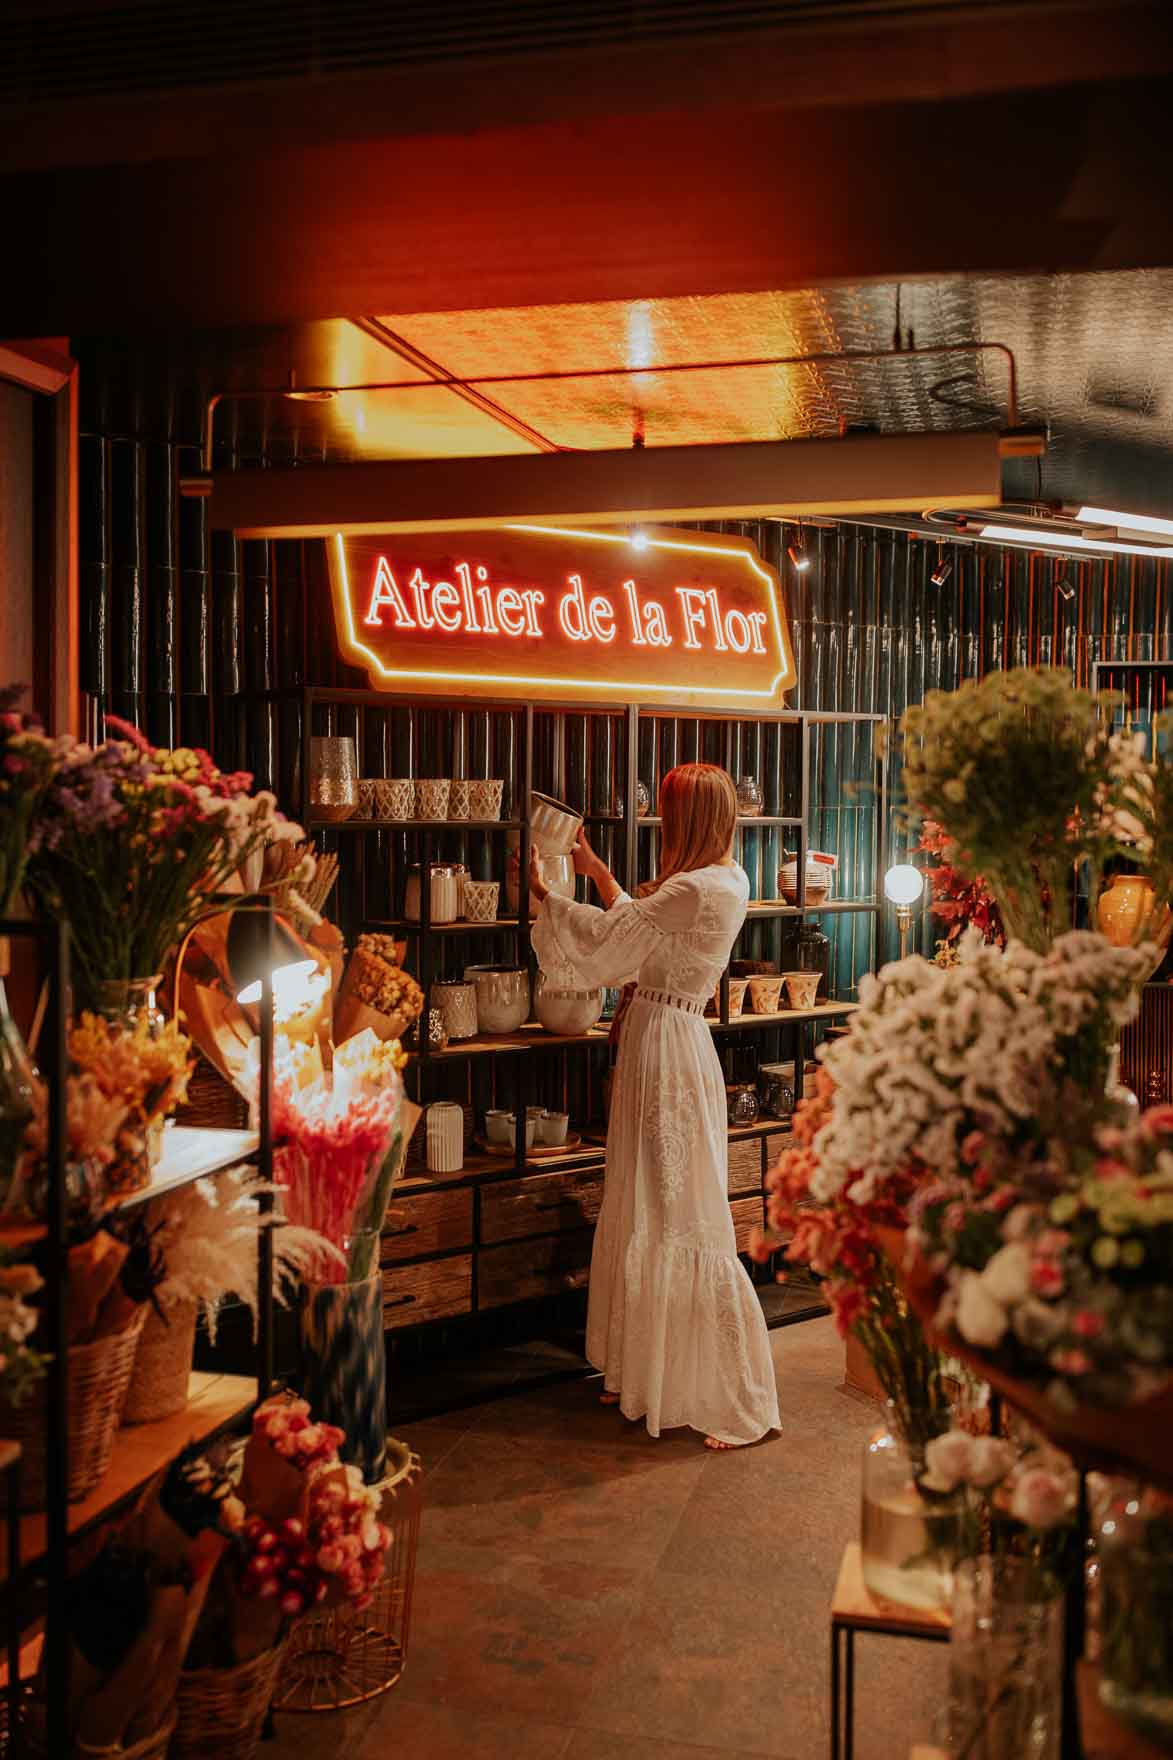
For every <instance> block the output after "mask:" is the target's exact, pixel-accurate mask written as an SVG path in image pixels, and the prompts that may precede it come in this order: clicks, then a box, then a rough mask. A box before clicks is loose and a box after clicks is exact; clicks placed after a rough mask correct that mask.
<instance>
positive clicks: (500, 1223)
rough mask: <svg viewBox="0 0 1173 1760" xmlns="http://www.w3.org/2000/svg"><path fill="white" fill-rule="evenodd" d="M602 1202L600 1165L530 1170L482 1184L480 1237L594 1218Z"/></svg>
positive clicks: (542, 1230) (554, 1228)
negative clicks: (553, 1170) (559, 1170)
mask: <svg viewBox="0 0 1173 1760" xmlns="http://www.w3.org/2000/svg"><path fill="white" fill-rule="evenodd" d="M602 1203H603V1169H602V1168H601V1167H584V1168H568V1169H566V1170H565V1171H564V1172H562V1173H532V1174H527V1175H526V1177H525V1178H524V1179H510V1180H505V1181H503V1182H502V1183H501V1184H500V1185H491V1186H488V1185H487V1186H484V1187H482V1189H481V1241H482V1243H488V1242H490V1241H514V1240H518V1239H520V1238H521V1236H523V1235H527V1234H554V1233H556V1232H558V1231H561V1230H563V1229H568V1228H582V1227H584V1226H585V1225H586V1224H588V1223H593V1222H594V1221H595V1219H596V1218H597V1216H598V1214H599V1210H600V1208H601V1206H602Z"/></svg>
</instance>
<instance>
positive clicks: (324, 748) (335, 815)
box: [310, 735, 358, 822]
mask: <svg viewBox="0 0 1173 1760" xmlns="http://www.w3.org/2000/svg"><path fill="white" fill-rule="evenodd" d="M310 807H311V810H312V812H313V815H314V817H315V818H317V819H329V820H331V821H334V822H337V821H339V820H341V819H350V818H352V817H353V816H354V814H355V813H356V812H357V811H358V754H357V752H356V751H355V746H354V741H353V740H352V739H350V738H336V737H335V736H333V735H330V736H329V737H323V738H320V739H311V740H310Z"/></svg>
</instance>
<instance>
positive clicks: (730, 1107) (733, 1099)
mask: <svg viewBox="0 0 1173 1760" xmlns="http://www.w3.org/2000/svg"><path fill="white" fill-rule="evenodd" d="M725 1103H726V1111H727V1112H728V1115H729V1125H730V1128H731V1129H736V1127H737V1126H738V1125H747V1124H756V1123H757V1121H758V1097H757V1095H756V1093H755V1092H754V1086H753V1083H752V1082H733V1083H730V1084H728V1085H727V1086H726V1089H725Z"/></svg>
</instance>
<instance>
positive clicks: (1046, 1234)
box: [1034, 1228, 1071, 1259]
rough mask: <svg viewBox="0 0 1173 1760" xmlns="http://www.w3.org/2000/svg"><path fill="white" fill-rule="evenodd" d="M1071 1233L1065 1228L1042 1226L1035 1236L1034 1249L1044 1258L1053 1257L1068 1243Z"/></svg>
mask: <svg viewBox="0 0 1173 1760" xmlns="http://www.w3.org/2000/svg"><path fill="white" fill-rule="evenodd" d="M1070 1242H1071V1235H1070V1234H1069V1232H1068V1231H1067V1229H1065V1228H1044V1229H1043V1231H1042V1233H1041V1234H1037V1235H1036V1236H1035V1241H1034V1249H1035V1252H1036V1253H1040V1254H1042V1256H1043V1258H1045V1259H1054V1258H1056V1257H1057V1255H1058V1254H1060V1253H1061V1252H1062V1251H1063V1249H1064V1247H1066V1246H1068V1245H1070Z"/></svg>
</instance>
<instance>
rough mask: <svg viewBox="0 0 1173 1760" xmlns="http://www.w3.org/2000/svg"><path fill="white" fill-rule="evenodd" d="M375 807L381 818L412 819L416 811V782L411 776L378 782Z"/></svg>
mask: <svg viewBox="0 0 1173 1760" xmlns="http://www.w3.org/2000/svg"><path fill="white" fill-rule="evenodd" d="M375 808H376V811H377V812H378V815H379V818H380V819H410V818H411V816H412V814H413V813H414V812H415V783H414V782H413V781H412V780H411V777H410V776H395V777H393V778H392V779H391V780H390V781H389V782H376V784H375Z"/></svg>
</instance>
